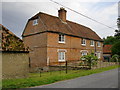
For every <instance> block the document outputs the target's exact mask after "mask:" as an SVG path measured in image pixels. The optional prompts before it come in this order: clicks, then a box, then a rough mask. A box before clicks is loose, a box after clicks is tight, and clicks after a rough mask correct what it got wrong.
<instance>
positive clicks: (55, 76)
mask: <svg viewBox="0 0 120 90" xmlns="http://www.w3.org/2000/svg"><path fill="white" fill-rule="evenodd" d="M115 68H118V65H114V66H109V67H104V68H99V69H94V70H93V69H92V70H68V73H67V74H66V73H65V71H54V72H44V73H42V76H41V77H40V74H39V73H30V74H29V77H28V78H21V79H7V80H3V81H2V88H3V89H4V88H28V87H34V86H40V85H45V84H50V83H54V82H57V81H62V80H67V79H73V78H76V77H81V76H86V75H90V74H94V73H100V72H103V71H107V70H111V69H115Z"/></svg>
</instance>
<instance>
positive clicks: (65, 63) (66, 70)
mask: <svg viewBox="0 0 120 90" xmlns="http://www.w3.org/2000/svg"><path fill="white" fill-rule="evenodd" d="M65 67H66V74H67V61H66V62H65Z"/></svg>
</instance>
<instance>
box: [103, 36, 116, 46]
mask: <svg viewBox="0 0 120 90" xmlns="http://www.w3.org/2000/svg"><path fill="white" fill-rule="evenodd" d="M103 40H104V45H113V44H115V43H116V41H117V39H116V38H115V37H114V36H107V38H103Z"/></svg>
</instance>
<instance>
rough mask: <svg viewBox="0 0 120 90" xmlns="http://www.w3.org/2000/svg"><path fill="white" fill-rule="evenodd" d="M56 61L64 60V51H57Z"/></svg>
mask: <svg viewBox="0 0 120 90" xmlns="http://www.w3.org/2000/svg"><path fill="white" fill-rule="evenodd" d="M62 58H63V59H62ZM58 62H65V51H59V52H58Z"/></svg>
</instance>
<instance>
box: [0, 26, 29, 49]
mask: <svg viewBox="0 0 120 90" xmlns="http://www.w3.org/2000/svg"><path fill="white" fill-rule="evenodd" d="M0 51H28V49H27V47H25V46H24V43H23V41H22V40H21V39H20V38H18V37H17V36H16V35H15V34H13V33H12V32H11V31H9V30H8V29H7V28H6V27H4V26H3V25H1V24H0Z"/></svg>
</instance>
